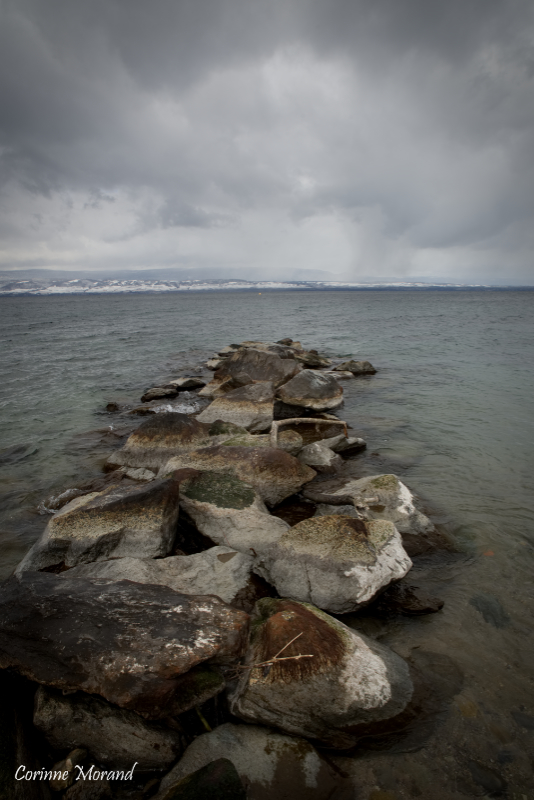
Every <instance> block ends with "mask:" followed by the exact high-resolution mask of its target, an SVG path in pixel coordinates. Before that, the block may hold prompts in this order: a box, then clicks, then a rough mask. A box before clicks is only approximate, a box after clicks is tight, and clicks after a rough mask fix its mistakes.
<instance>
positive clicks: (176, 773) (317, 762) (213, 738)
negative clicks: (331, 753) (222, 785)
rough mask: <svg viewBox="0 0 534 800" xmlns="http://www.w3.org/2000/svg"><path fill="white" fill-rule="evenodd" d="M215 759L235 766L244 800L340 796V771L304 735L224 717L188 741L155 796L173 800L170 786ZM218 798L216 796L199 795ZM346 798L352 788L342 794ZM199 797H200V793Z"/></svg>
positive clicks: (328, 799) (334, 799) (330, 799)
mask: <svg viewBox="0 0 534 800" xmlns="http://www.w3.org/2000/svg"><path fill="white" fill-rule="evenodd" d="M214 759H229V760H231V762H232V764H233V765H234V766H235V769H236V770H237V773H238V775H239V777H240V778H241V781H242V782H243V785H244V787H245V788H246V792H247V795H246V796H247V798H248V800H297V798H298V800H337V798H340V800H341V794H340V792H341V788H342V786H343V784H344V781H343V779H342V778H340V776H339V773H338V772H336V771H335V770H334V769H333V768H332V767H331V766H330V764H329V763H328V762H327V761H325V759H324V758H322V756H320V755H319V753H318V752H317V751H316V750H315V748H314V747H312V745H311V744H310V743H309V742H307V741H306V740H305V739H300V738H296V737H293V736H285V735H283V734H281V733H278V732H276V731H274V730H272V729H270V728H264V727H262V726H259V725H235V724H232V723H230V722H227V723H226V724H224V725H220V726H219V727H218V728H216V729H215V730H214V731H212V732H211V733H205V734H204V735H203V736H199V737H198V739H195V740H194V742H192V743H191V744H190V745H189V747H188V748H187V750H186V751H185V753H184V755H183V757H182V758H181V760H180V761H179V762H178V764H177V765H176V766H175V767H174V768H173V769H172V770H171V771H170V772H169V774H168V775H166V776H165V777H164V778H163V780H162V781H161V785H160V791H159V794H158V795H157V796H156V798H155V800H171V798H173V797H174V795H172V794H169V792H170V790H171V789H172V788H173V787H176V786H180V785H181V783H180V781H182V780H183V779H184V778H185V776H187V775H188V774H190V773H191V772H193V770H200V769H202V768H203V767H205V766H207V765H208V764H210V763H212V762H213V760H214ZM208 796H209V797H213V800H215V798H218V797H219V795H217V794H212V795H208V794H206V795H203V796H202V798H203V800H204V798H207V797H208ZM343 797H346V800H349V798H350V797H352V793H350V794H348V795H346V796H345V795H343ZM199 800H200V798H199Z"/></svg>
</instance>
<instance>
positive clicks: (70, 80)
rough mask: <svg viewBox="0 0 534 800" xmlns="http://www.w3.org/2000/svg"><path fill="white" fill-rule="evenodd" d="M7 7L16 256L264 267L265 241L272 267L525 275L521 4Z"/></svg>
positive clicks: (5, 153)
mask: <svg viewBox="0 0 534 800" xmlns="http://www.w3.org/2000/svg"><path fill="white" fill-rule="evenodd" d="M1 15H2V24H1V25H0V109H1V111H0V183H1V186H2V189H1V195H0V227H1V230H2V231H3V232H4V234H5V242H6V255H5V261H4V262H3V263H4V265H7V264H10V265H17V264H21V265H22V264H23V263H24V264H28V263H37V262H39V263H41V262H40V259H41V258H42V245H45V246H46V249H47V250H48V252H50V253H51V262H50V266H57V265H58V264H64V265H65V267H66V266H75V265H79V266H80V267H82V266H86V267H87V268H89V267H90V266H91V267H94V266H95V265H98V264H99V261H100V260H106V261H109V262H110V263H112V264H115V265H117V268H118V267H119V266H122V265H123V264H131V263H132V258H135V259H136V264H138V265H140V266H142V265H146V266H158V265H161V264H165V265H167V264H172V263H179V262H180V261H181V260H183V259H185V260H186V261H187V264H188V266H189V265H190V266H191V268H193V269H194V268H195V264H196V265H197V266H198V267H199V268H200V267H201V265H202V264H204V263H205V261H206V260H209V261H210V263H211V261H213V260H214V259H216V258H217V257H219V258H220V262H221V263H222V264H224V263H236V262H238V261H243V262H246V263H250V264H252V268H253V265H254V264H255V263H257V269H258V270H260V271H262V274H264V275H265V276H268V275H267V273H268V272H269V269H271V267H269V263H268V254H269V252H270V251H269V247H272V248H273V249H272V254H271V256H270V257H271V258H272V259H273V268H274V260H276V261H277V265H276V266H277V267H278V266H279V261H280V259H287V263H288V264H289V263H291V265H292V267H293V268H301V267H304V266H309V265H308V263H307V261H308V260H309V259H310V258H312V259H316V263H314V265H313V268H315V269H333V272H343V271H344V272H345V273H347V275H348V274H349V273H351V272H352V273H354V274H356V272H357V271H358V270H362V269H364V266H365V269H366V270H367V272H369V270H371V271H374V272H375V273H376V274H377V275H380V274H384V271H385V270H387V271H388V272H387V274H391V273H390V269H391V264H394V265H401V264H402V265H404V266H403V267H402V269H404V270H405V271H406V272H407V273H410V270H412V272H413V273H414V274H418V275H420V274H421V273H420V270H421V261H422V260H424V259H425V258H427V257H428V259H429V261H428V273H429V275H430V276H431V275H432V274H434V272H433V270H435V269H437V267H434V266H433V262H432V256H431V254H432V252H437V251H439V253H440V254H441V255H440V259H438V260H440V264H441V263H443V259H445V260H447V259H448V262H447V263H448V266H447V267H446V268H445V269H447V270H449V271H450V275H451V276H453V277H454V278H455V279H460V278H461V277H462V275H464V276H465V279H466V280H472V279H473V278H474V277H476V276H483V275H484V274H485V271H486V272H487V273H488V274H489V273H490V272H491V270H493V269H494V267H492V266H491V265H492V264H497V263H498V262H499V261H501V262H502V260H503V259H508V260H509V263H512V264H514V267H513V269H514V275H515V276H516V277H517V280H522V281H524V280H525V276H526V275H527V273H528V270H529V268H530V267H531V262H530V257H529V255H528V253H529V249H528V248H529V246H530V234H529V231H530V230H531V229H532V228H534V225H533V220H532V216H533V207H534V180H533V178H534V175H533V172H534V167H533V166H532V165H533V164H534V141H533V130H534V125H533V116H534V102H533V101H534V56H533V50H532V45H531V42H532V32H533V31H534V22H533V8H532V5H531V3H529V2H527V1H526V0H462V1H461V2H460V1H459V0H457V2H449V3H431V2H428V0H331V2H329V3H324V2H319V0H271V2H267V0H247V1H245V0H196V1H195V2H193V0H152V2H151V3H147V2H146V1H145V0H94V2H92V3H84V2H81V0H48V2H47V3H41V2H38V0H4V3H3V6H2V11H1ZM179 231H188V232H189V233H188V235H187V237H186V238H185V239H184V238H183V237H181V238H176V237H178V236H179ZM195 231H198V236H197V234H195ZM202 232H204V233H203V234H202V236H201V233H202ZM512 232H513V234H512ZM314 236H315V237H316V239H314ZM80 237H84V240H85V241H90V242H91V247H90V251H91V252H90V253H89V252H87V248H85V250H83V248H81V247H80V246H79V245H78V244H77V243H78V242H79V239H80ZM173 237H175V238H173ZM195 237H196V238H195ZM265 242H268V243H269V245H268V247H267V249H266V247H265ZM33 246H34V247H35V252H34V253H33V255H32V254H31V253H30V254H28V247H30V248H31V247H33ZM110 248H111V249H110ZM121 248H122V249H121ZM180 248H182V249H180ZM321 248H324V249H323V250H322V249H321ZM154 251H157V252H158V263H157V264H153V263H152V262H151V253H152V252H154ZM460 251H461V264H462V265H463V266H462V267H459V266H455V265H457V264H460V260H459V259H458V253H459V252H460ZM329 252H331V253H332V256H331V259H330V260H328V256H327V254H328V253H329ZM266 253H267V254H266ZM322 253H324V255H322ZM429 254H430V255H429ZM321 258H322V259H323V261H321ZM365 258H369V259H371V260H372V263H369V264H368V265H363V264H362V261H364V260H365ZM173 259H174V261H173ZM381 259H382V260H383V263H382V262H381ZM410 259H411V261H410ZM323 262H324V263H323ZM332 263H334V264H335V267H332V266H331V264H332ZM410 264H412V266H410ZM396 268H398V269H401V267H400V266H398V267H396ZM441 268H442V267H440V269H441ZM462 269H463V270H464V272H462V273H461V274H460V272H461V270H462ZM455 270H457V272H456V273H455ZM492 274H493V273H492ZM529 280H530V279H529Z"/></svg>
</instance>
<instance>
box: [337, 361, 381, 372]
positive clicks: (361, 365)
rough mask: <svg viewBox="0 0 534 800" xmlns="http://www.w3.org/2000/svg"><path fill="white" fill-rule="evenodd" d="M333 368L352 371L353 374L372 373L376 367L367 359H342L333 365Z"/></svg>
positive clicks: (340, 370)
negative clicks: (342, 360) (340, 362)
mask: <svg viewBox="0 0 534 800" xmlns="http://www.w3.org/2000/svg"><path fill="white" fill-rule="evenodd" d="M334 370H336V371H339V372H345V371H347V372H352V374H353V375H374V374H375V373H376V369H375V368H374V367H373V365H372V364H371V363H370V362H369V361H354V360H351V361H344V362H343V363H342V364H338V365H337V367H334Z"/></svg>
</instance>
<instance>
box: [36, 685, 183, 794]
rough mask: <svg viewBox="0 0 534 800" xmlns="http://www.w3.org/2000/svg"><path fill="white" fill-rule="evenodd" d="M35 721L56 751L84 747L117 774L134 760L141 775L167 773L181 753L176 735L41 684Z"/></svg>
mask: <svg viewBox="0 0 534 800" xmlns="http://www.w3.org/2000/svg"><path fill="white" fill-rule="evenodd" d="M33 721H34V724H35V726H36V727H37V728H38V729H39V730H40V731H41V732H42V733H44V735H45V736H46V738H47V739H48V741H49V742H50V744H51V745H52V747H54V748H55V749H56V750H64V749H66V748H73V747H77V748H86V749H87V750H89V752H90V753H91V755H92V756H93V758H95V759H96V760H97V761H99V762H102V763H103V764H105V765H106V766H107V767H112V768H116V769H119V770H120V769H126V770H127V769H130V768H131V767H132V764H134V762H137V767H136V770H138V771H140V772H148V771H150V770H157V769H166V768H167V767H169V766H170V765H171V764H172V763H173V762H174V761H175V760H176V758H177V756H178V755H179V754H180V752H181V750H182V748H181V744H180V736H179V734H178V733H176V732H175V731H172V730H169V729H168V728H162V727H159V726H157V725H154V724H151V723H149V722H145V720H144V719H143V718H142V717H140V716H139V714H136V713H135V712H133V711H126V710H125V709H123V708H117V707H115V706H112V705H110V704H109V703H106V702H105V701H104V700H100V699H97V698H96V697H91V696H90V695H87V694H83V693H81V692H77V693H76V694H74V695H68V696H67V697H64V696H63V695H62V694H61V693H59V692H57V691H54V690H51V689H47V688H46V687H44V686H40V687H39V689H38V690H37V693H36V695H35V712H34V717H33ZM65 788H66V787H65Z"/></svg>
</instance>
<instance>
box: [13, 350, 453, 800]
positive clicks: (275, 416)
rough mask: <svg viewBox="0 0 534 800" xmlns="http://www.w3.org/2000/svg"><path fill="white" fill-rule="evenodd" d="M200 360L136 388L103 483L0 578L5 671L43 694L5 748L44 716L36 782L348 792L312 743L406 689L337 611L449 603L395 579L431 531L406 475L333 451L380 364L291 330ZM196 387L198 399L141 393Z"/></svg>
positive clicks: (255, 796) (362, 729) (233, 791)
mask: <svg viewBox="0 0 534 800" xmlns="http://www.w3.org/2000/svg"><path fill="white" fill-rule="evenodd" d="M205 368H207V369H209V370H211V371H212V372H213V375H212V377H211V378H210V379H208V378H206V380H204V379H202V378H201V377H199V376H198V374H197V375H179V376H174V377H173V378H172V379H171V380H169V381H168V382H167V383H164V384H163V385H162V386H154V387H149V388H148V389H145V390H144V391H143V394H142V397H141V400H142V402H143V403H146V404H147V405H146V406H143V407H142V409H143V413H146V414H147V415H148V416H147V417H146V418H145V419H144V421H142V422H141V424H140V425H139V426H138V427H137V428H136V430H134V431H133V433H131V435H130V436H129V438H128V439H127V441H126V442H125V443H124V444H123V446H122V447H121V448H120V449H118V450H116V451H115V452H112V453H110V454H109V457H108V459H107V462H106V464H105V466H104V471H105V472H106V473H107V475H106V481H105V483H102V484H101V486H100V488H99V490H97V491H88V490H83V489H80V488H79V487H69V488H68V489H66V491H64V492H63V493H62V494H61V495H60V496H58V498H56V500H57V502H55V505H54V509H49V510H50V511H51V512H52V511H53V512H54V513H53V515H52V516H51V518H50V521H49V522H48V525H47V526H46V528H45V530H44V531H43V534H42V536H41V538H40V539H39V540H38V541H37V542H36V543H35V544H34V545H33V547H32V548H31V549H30V550H29V552H28V553H27V554H26V556H25V557H24V558H23V560H22V561H21V563H20V564H19V566H18V567H17V569H16V571H15V574H14V575H13V576H12V577H10V578H9V579H8V580H7V581H5V582H4V583H3V584H2V585H1V586H0V670H1V672H0V678H1V679H2V680H6V681H9V680H13V679H15V678H16V680H17V681H19V684H17V685H19V686H23V687H24V692H25V693H26V694H29V695H32V696H33V697H34V701H33V702H34V712H33V734H32V732H31V731H32V723H28V725H27V726H26V728H24V731H25V733H24V731H23V732H22V733H21V734H20V735H19V736H18V738H17V744H16V749H17V754H16V756H17V757H18V758H22V755H23V754H24V753H26V754H27V753H28V747H29V745H28V741H30V740H31V741H33V739H32V738H31V737H32V736H33V735H34V734H36V731H38V732H39V735H40V736H41V737H42V738H41V741H42V742H44V743H45V746H44V749H42V750H41V751H38V752H35V753H33V755H32V759H33V760H32V764H34V765H36V766H34V767H32V768H35V769H38V768H41V769H49V770H51V769H52V768H53V767H54V768H57V769H56V772H57V774H56V776H55V777H54V776H52V777H51V778H50V779H49V780H48V783H47V784H46V785H45V784H43V785H42V786H41V787H40V788H39V787H34V789H32V791H33V794H32V795H31V796H32V797H36V798H41V797H42V798H45V797H49V796H50V795H49V794H47V792H48V790H49V789H51V790H53V791H54V797H61V798H64V800H69V798H79V800H83V799H84V798H95V799H96V800H98V799H99V798H104V797H110V798H113V797H117V798H119V797H123V794H121V792H122V791H123V788H124V784H125V781H126V782H127V781H130V784H129V786H130V787H132V786H134V785H135V786H137V787H138V795H136V797H137V796H138V797H140V798H141V797H146V798H148V797H150V796H152V797H155V798H157V800H171V799H172V800H177V799H178V798H182V797H183V798H186V797H200V796H202V797H204V796H206V797H207V796H210V797H221V798H226V797H228V798H230V797H231V798H242V800H244V798H248V800H263V798H267V797H269V798H274V797H276V798H282V799H283V798H288V800H289V798H294V797H302V798H308V797H309V798H314V800H320V799H321V798H325V800H326V798H332V800H335V798H338V800H342V798H348V797H352V793H351V790H350V787H349V786H348V785H347V783H346V781H345V779H343V778H342V777H341V776H340V774H339V773H338V772H336V771H335V770H334V769H333V768H332V766H331V763H330V762H329V760H328V759H327V758H324V757H323V755H321V748H335V749H337V750H347V749H351V748H354V747H357V746H358V742H359V740H360V739H361V738H362V737H363V736H365V735H366V731H368V730H369V729H370V728H369V726H372V731H373V734H376V732H377V731H378V732H379V731H380V725H381V724H387V723H390V722H391V721H392V720H393V721H394V720H395V719H396V718H397V717H399V715H402V714H403V713H404V712H405V711H406V710H407V709H408V708H409V706H410V704H411V702H412V696H413V694H414V686H413V682H412V676H411V672H410V668H409V666H408V664H407V663H406V662H405V661H404V660H403V659H402V658H401V657H400V656H399V655H397V654H396V653H394V652H393V651H392V650H390V649H389V648H388V647H386V646H384V645H382V644H379V643H378V642H376V641H374V640H373V639H370V638H369V637H366V636H364V635H363V634H362V633H360V632H357V631H356V630H354V629H353V628H352V627H350V626H349V625H348V624H345V623H344V622H343V621H341V620H339V619H337V618H336V617H334V616H332V614H336V615H339V614H347V613H351V614H353V613H354V612H357V611H358V610H359V609H361V608H362V607H364V606H368V605H369V604H370V603H372V602H374V601H375V600H377V599H378V600H379V598H380V597H384V598H385V597H386V596H387V597H389V598H390V599H389V601H388V602H389V605H387V603H386V605H387V607H388V609H390V608H393V607H395V603H397V605H398V606H399V608H401V610H402V609H404V606H406V607H407V608H408V606H409V610H408V611H406V613H414V614H418V613H430V612H433V611H434V612H435V611H436V610H439V608H441V605H442V603H441V605H440V604H439V602H440V601H439V600H437V599H435V598H431V600H432V602H430V601H429V600H427V599H426V600H425V598H423V599H421V598H420V597H419V596H418V595H417V590H416V589H414V588H413V587H408V586H406V587H405V588H402V587H403V584H402V580H401V579H403V578H404V576H405V575H406V574H407V573H408V572H409V570H410V568H411V566H412V562H411V558H410V553H413V552H419V551H424V549H425V547H424V546H420V545H419V544H418V543H421V542H424V543H426V544H425V546H430V545H428V543H429V542H430V543H432V542H433V541H434V540H433V539H432V537H433V536H436V532H435V531H434V528H433V525H432V523H431V522H430V520H429V519H428V518H427V517H426V516H425V515H424V514H423V513H422V512H421V511H420V510H419V509H417V508H416V505H415V501H414V497H413V495H412V493H411V492H410V490H409V489H408V487H407V486H405V485H404V484H403V483H402V482H401V481H400V480H399V479H398V478H397V477H396V476H395V475H371V476H365V477H358V478H355V477H354V476H353V474H351V473H349V472H347V470H346V469H345V466H346V464H347V461H346V459H350V458H353V457H357V454H358V453H360V452H362V451H363V450H364V449H365V446H366V445H365V441H364V440H363V439H362V438H360V437H358V436H351V435H349V432H348V426H347V424H346V422H345V421H344V420H343V419H341V418H340V417H339V416H338V414H339V411H340V409H341V407H342V405H343V395H344V391H343V387H342V385H341V382H342V381H345V380H348V379H349V378H350V379H352V378H355V376H363V377H362V378H361V379H362V380H366V379H367V377H366V376H370V375H373V374H374V373H375V372H376V370H375V368H374V367H373V366H372V365H371V364H370V363H369V362H368V361H353V360H350V361H345V362H343V363H339V364H335V363H333V361H332V359H330V358H328V357H326V356H324V355H322V354H320V353H318V352H317V351H315V350H305V349H304V347H303V346H302V345H301V343H300V342H298V341H293V340H292V339H290V338H286V339H281V340H280V341H278V342H259V341H245V342H241V343H240V344H230V345H228V346H226V347H224V348H222V349H220V350H219V351H218V352H217V353H216V354H214V356H213V357H212V358H210V359H209V361H208V362H207V364H206V365H205ZM186 391H187V392H189V393H191V392H196V393H197V395H198V398H199V405H198V407H196V406H195V408H196V410H195V411H194V412H192V413H191V414H184V413H179V412H178V411H172V410H169V411H161V410H159V411H160V413H153V412H154V411H158V409H157V407H156V406H154V403H156V402H157V401H159V400H162V399H164V400H168V399H172V398H174V397H177V396H178V395H179V393H181V392H186ZM202 398H203V399H202ZM150 404H152V405H150ZM107 409H108V412H109V413H117V411H119V406H118V405H117V404H116V403H109V404H108V406H107ZM334 410H335V411H337V413H336V414H334V413H332V412H333V411H334ZM134 411H135V412H136V413H140V409H139V408H138V409H134ZM130 419H131V417H130ZM293 502H294V503H297V504H298V503H300V506H301V507H302V508H304V509H305V511H306V513H305V515H304V516H303V517H301V518H300V521H297V523H296V524H294V520H293V521H292V522H291V521H287V518H284V514H283V513H282V510H281V509H282V508H283V507H284V508H285V507H286V506H288V504H289V506H290V505H291V503H293ZM284 504H285V505H284ZM418 547H419V551H418V549H417V548H418ZM399 581H401V583H399ZM388 587H389V588H388ZM399 587H400V588H399ZM388 591H389V595H388ZM399 604H400V605H399ZM379 605H380V603H378V606H379ZM13 676H15V677H13ZM16 676H22V677H16ZM20 682H22V683H20ZM2 685H3V684H2ZM25 737H26V738H25ZM28 737H29V738H28ZM316 748H318V749H316ZM50 759H52V761H51V760H50ZM26 760H28V757H26ZM30 760H31V759H30ZM20 763H23V762H22V761H21V762H20ZM28 763H30V762H29V761H28ZM132 767H134V773H135V774H134V775H133V777H132V776H129V777H128V770H129V769H130V768H132ZM25 768H26V767H25ZM1 769H3V770H4V772H3V773H2V774H1V775H0V778H1V779H2V780H3V781H4V783H3V784H2V785H3V786H5V787H6V790H5V792H6V794H5V796H6V798H16V797H19V796H20V794H17V791H19V790H18V789H17V784H15V782H14V780H13V776H11V773H10V772H9V769H8V768H7V767H5V765H4V766H3V767H1ZM6 770H7V771H6ZM76 770H77V771H78V772H79V773H80V772H81V776H82V777H83V779H82V780H77V779H76V776H75V772H76ZM93 772H94V774H95V775H96V776H98V780H94V781H93V780H91V779H90V778H89V777H87V776H88V775H90V774H91V775H92V774H93ZM60 773H61V774H60ZM58 774H59V777H58V776H57V775H58ZM131 781H133V784H132V783H131ZM136 781H137V783H136ZM28 796H29V795H28ZM128 796H130V795H128Z"/></svg>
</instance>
